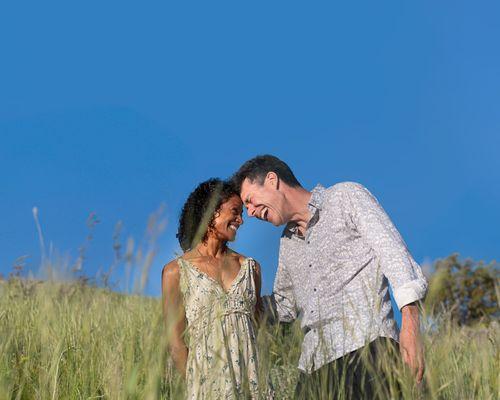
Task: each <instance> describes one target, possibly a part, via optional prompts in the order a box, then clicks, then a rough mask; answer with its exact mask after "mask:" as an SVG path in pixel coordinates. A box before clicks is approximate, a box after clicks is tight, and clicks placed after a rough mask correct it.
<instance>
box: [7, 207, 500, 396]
mask: <svg viewBox="0 0 500 400" xmlns="http://www.w3.org/2000/svg"><path fill="white" fill-rule="evenodd" d="M34 217H35V221H36V224H37V229H38V231H39V234H40V244H41V248H42V270H43V271H44V274H45V275H44V276H45V277H46V278H48V279H46V280H45V281H40V280H34V279H26V278H21V277H20V276H19V275H20V274H19V270H20V269H22V265H20V266H16V267H15V273H14V275H13V276H11V277H10V278H9V279H8V280H0V400H3V399H182V398H183V393H184V382H183V380H182V379H181V378H180V377H179V376H178V375H177V373H176V372H175V371H174V368H173V364H172V362H171V360H170V358H169V355H168V351H167V339H168V338H167V329H166V327H165V324H164V320H163V315H162V307H161V300H160V299H158V298H151V297H146V296H142V295H140V294H139V293H141V292H142V290H143V289H144V286H145V282H146V278H147V274H148V271H149V268H150V266H151V264H152V262H153V259H154V256H155V254H156V242H157V238H158V235H159V234H160V233H161V231H162V230H163V228H164V226H165V224H164V221H162V220H161V211H159V212H157V213H156V214H153V216H152V217H151V218H150V220H149V221H148V226H147V229H146V235H145V236H146V240H145V241H144V242H141V243H139V244H138V245H136V244H135V243H134V241H133V240H132V239H129V240H128V241H127V244H126V246H124V248H123V249H122V246H121V244H120V242H119V233H120V232H119V230H120V226H118V227H117V231H116V232H115V236H114V245H113V248H114V250H115V260H114V262H113V265H112V266H111V268H110V271H108V272H106V273H102V274H101V281H102V282H103V283H104V286H108V287H109V286H110V285H111V283H110V279H111V277H112V270H113V269H115V268H118V267H120V268H121V267H123V269H124V270H125V276H126V277H125V280H126V282H125V285H124V286H125V290H128V291H129V292H131V293H135V294H124V293H117V292H114V291H112V290H110V289H109V288H106V287H98V286H97V285H95V284H91V283H95V282H92V281H90V282H89V281H88V280H87V279H86V278H83V277H81V276H80V279H76V280H72V281H71V280H69V281H68V280H67V277H68V274H69V275H72V276H78V274H79V273H80V272H81V270H82V267H83V260H84V259H85V246H86V245H88V243H86V244H85V245H84V246H82V248H81V251H80V256H79V258H78V259H77V261H76V262H75V263H74V264H69V263H67V262H64V263H62V265H61V261H60V260H59V261H58V260H57V259H54V257H53V255H52V254H51V253H50V252H46V251H45V248H44V246H45V245H44V240H43V235H42V232H41V228H40V224H39V222H38V211H37V210H36V209H34ZM95 223H96V220H95V219H94V218H90V219H89V222H88V225H89V232H90V233H89V236H88V241H90V240H91V237H92V235H91V231H92V229H93V227H94V225H95ZM21 264H22V262H21ZM120 264H122V265H120ZM61 270H62V271H63V273H62V274H61ZM134 270H135V271H136V272H138V273H135V274H134ZM134 275H135V279H134ZM61 278H63V279H64V281H61ZM157 279H159V277H157ZM131 281H133V282H132V283H133V285H130V284H129V283H130V282H131ZM122 288H123V287H122ZM424 320H429V319H425V318H424ZM423 330H424V332H423V339H424V344H425V350H426V372H425V384H424V385H422V386H421V387H417V386H415V384H414V382H413V379H412V377H411V376H410V374H409V373H408V371H407V370H406V369H405V368H404V366H402V365H401V364H394V360H393V359H390V358H389V357H386V358H382V359H381V360H380V365H378V366H377V368H383V369H389V370H391V371H393V372H394V373H393V377H394V379H395V381H394V382H391V385H392V386H397V387H398V388H399V390H400V394H399V395H398V397H399V398H404V399H420V398H435V399H497V398H499V397H500V393H499V388H498V372H499V371H500V355H499V349H498V342H499V339H500V337H499V335H500V333H499V329H498V324H491V325H490V326H489V327H488V328H486V327H476V328H465V327H464V328H458V327H456V326H454V325H452V324H451V323H450V322H449V321H447V320H446V318H445V319H444V320H441V321H439V323H437V324H436V323H435V322H434V324H432V325H428V326H424V327H423ZM301 341H302V332H301V330H300V327H299V325H298V324H297V323H295V324H292V325H289V326H280V325H276V324H265V323H264V324H262V325H261V327H260V329H259V333H258V349H259V356H260V369H261V371H260V372H261V373H260V376H261V377H262V378H263V381H264V383H266V382H268V381H270V382H271V383H272V386H273V388H274V391H275V394H276V399H288V398H293V397H292V396H293V393H294V389H295V385H296V381H297V377H298V370H297V368H296V365H297V362H298V358H299V355H300V350H301V349H300V345H301ZM396 384H397V385H396ZM322 397H323V398H325V399H326V398H328V393H326V391H325V392H324V393H323V396H322ZM340 397H341V398H347V396H346V395H345V394H343V393H341V396H340Z"/></svg>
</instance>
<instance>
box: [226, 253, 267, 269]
mask: <svg viewBox="0 0 500 400" xmlns="http://www.w3.org/2000/svg"><path fill="white" fill-rule="evenodd" d="M231 253H232V256H233V257H235V258H237V260H238V262H239V264H240V265H243V264H244V263H246V262H248V263H249V264H250V265H252V266H254V267H255V269H258V270H260V264H259V263H258V262H257V260H256V259H255V258H253V257H249V256H246V255H244V254H241V253H238V252H236V251H234V250H232V249H231Z"/></svg>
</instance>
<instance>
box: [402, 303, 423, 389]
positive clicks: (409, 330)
mask: <svg viewBox="0 0 500 400" xmlns="http://www.w3.org/2000/svg"><path fill="white" fill-rule="evenodd" d="M401 315H402V323H401V333H400V335H399V350H400V351H401V356H402V357H403V361H404V362H405V363H406V364H408V366H409V367H410V368H411V370H412V371H413V372H414V373H415V375H416V378H417V383H420V382H421V381H422V378H423V376H424V367H425V365H424V349H423V346H422V342H421V340H420V325H419V318H418V307H417V306H416V305H415V304H414V303H412V304H408V305H406V306H404V307H403V308H402V309H401Z"/></svg>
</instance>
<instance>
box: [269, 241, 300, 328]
mask: <svg viewBox="0 0 500 400" xmlns="http://www.w3.org/2000/svg"><path fill="white" fill-rule="evenodd" d="M273 299H274V304H275V306H276V314H277V315H278V319H279V321H281V322H293V321H294V320H295V319H296V318H297V308H296V305H295V296H294V293H293V284H292V279H291V277H290V275H289V274H288V271H287V270H286V268H285V264H284V257H283V253H282V249H281V248H280V254H279V261H278V271H277V272H276V277H275V279H274V288H273Z"/></svg>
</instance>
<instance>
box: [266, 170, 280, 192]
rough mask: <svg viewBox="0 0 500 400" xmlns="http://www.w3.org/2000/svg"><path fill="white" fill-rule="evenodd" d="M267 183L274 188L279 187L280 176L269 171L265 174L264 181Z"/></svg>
mask: <svg viewBox="0 0 500 400" xmlns="http://www.w3.org/2000/svg"><path fill="white" fill-rule="evenodd" d="M265 182H266V183H267V184H268V185H271V186H272V187H273V188H274V189H279V187H280V178H279V176H278V175H277V174H276V172H272V171H269V172H268V173H267V175H266V181H265Z"/></svg>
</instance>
